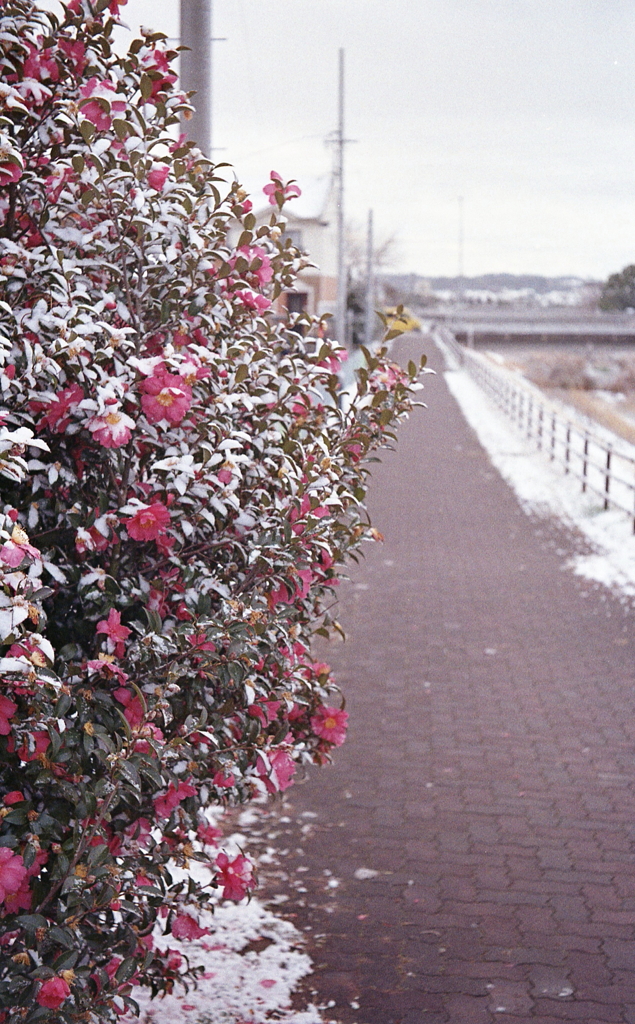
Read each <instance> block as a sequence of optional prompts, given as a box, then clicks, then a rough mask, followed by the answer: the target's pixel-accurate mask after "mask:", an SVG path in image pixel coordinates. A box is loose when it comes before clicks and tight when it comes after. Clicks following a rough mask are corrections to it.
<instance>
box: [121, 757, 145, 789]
mask: <svg viewBox="0 0 635 1024" xmlns="http://www.w3.org/2000/svg"><path fill="white" fill-rule="evenodd" d="M117 771H118V773H119V775H121V776H122V777H123V778H124V779H125V780H126V782H131V783H132V785H133V786H136V787H137V788H138V789H141V779H140V777H139V772H138V771H137V769H136V768H135V766H134V765H133V764H132V762H131V761H120V762H119V764H118V765H117Z"/></svg>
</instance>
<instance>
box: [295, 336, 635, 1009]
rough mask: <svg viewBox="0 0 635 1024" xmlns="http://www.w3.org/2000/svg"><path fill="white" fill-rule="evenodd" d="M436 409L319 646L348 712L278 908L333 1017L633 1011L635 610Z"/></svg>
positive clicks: (407, 447)
mask: <svg viewBox="0 0 635 1024" xmlns="http://www.w3.org/2000/svg"><path fill="white" fill-rule="evenodd" d="M423 348H426V349H427V350H428V351H430V348H431V346H430V344H429V343H428V342H427V341H426V340H425V339H421V338H419V339H418V340H413V339H412V338H409V339H405V340H404V341H402V342H400V343H399V346H398V347H397V349H396V351H397V354H400V355H401V356H403V357H404V358H409V357H413V356H416V354H417V350H419V351H420V350H421V349H423ZM430 355H431V357H432V358H431V362H432V365H433V366H436V368H437V369H441V366H440V365H439V358H438V356H437V355H436V354H435V352H434V350H432V352H430ZM426 401H427V402H428V405H429V408H428V409H427V410H426V411H417V413H416V414H415V415H414V416H413V417H412V419H411V421H410V422H409V423H408V424H406V425H404V427H403V428H402V429H401V431H400V438H399V446H398V450H397V451H396V452H395V453H390V454H388V455H387V456H386V457H385V458H384V460H383V463H382V464H381V465H380V466H378V467H377V469H376V472H375V476H374V480H373V483H372V486H371V490H370V505H371V512H372V515H373V519H374V522H375V524H376V525H377V527H378V528H379V529H381V531H382V533H383V534H384V535H385V537H386V540H385V543H384V544H383V545H382V546H375V547H374V548H372V549H370V550H368V551H367V553H366V558H365V560H364V562H363V563H362V564H361V565H360V566H359V567H356V568H355V569H354V571H353V572H352V574H351V575H352V580H351V583H350V584H343V585H342V586H341V587H340V588H339V589H340V592H341V593H340V608H339V610H338V618H339V619H340V621H342V622H343V624H344V626H345V628H346V629H347V632H348V634H349V640H348V642H347V643H346V644H341V643H334V644H327V643H324V644H323V645H321V647H320V648H319V650H318V652H317V653H318V654H319V656H320V658H321V659H324V660H327V661H329V662H330V663H331V664H332V665H333V668H334V671H335V673H336V675H337V677H338V681H339V682H340V683H341V685H342V688H343V690H344V692H345V693H346V697H347V710H348V711H349V712H350V715H351V718H350V726H351V728H350V736H349V739H348V741H347V743H346V744H345V745H344V746H343V747H342V748H341V749H338V750H337V751H336V752H335V758H334V766H333V767H332V768H329V769H328V770H322V771H315V772H314V771H311V772H310V773H309V778H308V780H307V782H306V784H305V785H303V786H298V787H295V788H294V789H292V790H289V791H288V794H286V795H287V796H288V803H287V805H286V806H285V815H286V816H287V817H288V818H290V819H291V821H290V822H289V823H286V824H285V832H284V837H281V839H282V838H284V845H286V846H288V847H289V848H290V849H294V848H295V847H299V846H301V847H302V849H303V851H304V856H303V857H302V858H300V859H299V861H298V863H301V864H302V866H306V867H309V869H310V870H309V871H308V872H304V873H302V874H300V875H298V876H297V878H298V879H300V878H301V879H302V886H303V887H304V888H306V889H307V890H308V891H307V893H306V894H298V893H297V892H296V890H295V889H294V888H293V884H291V885H290V886H289V888H287V890H286V891H287V893H289V894H290V896H291V898H290V899H289V901H288V902H287V903H285V904H284V907H285V910H288V911H289V913H292V914H295V915H296V916H295V917H294V918H293V920H294V922H295V923H296V924H297V925H298V926H300V927H302V928H305V929H309V930H308V931H306V932H305V934H306V935H307V940H308V943H309V950H310V951H311V952H312V954H313V956H314V959H315V961H316V962H317V963H320V964H324V965H325V966H324V967H323V968H321V969H320V970H317V971H316V972H315V974H314V976H313V978H312V979H311V983H310V984H311V987H314V988H315V989H316V990H317V993H318V996H317V1001H318V1002H320V1003H326V1002H328V1000H329V999H335V1000H336V1004H337V1005H336V1007H335V1008H334V1009H333V1010H332V1011H331V1012H332V1015H333V1019H337V1020H338V1021H341V1024H481V1022H487V1024H490V1022H492V1024H498V1022H501V1024H502V1022H504V1021H509V1022H510V1024H512V1022H514V1024H529V1022H531V1024H562V1021H567V1020H572V1021H584V1022H585V1024H611V1022H614V1021H615V1022H620V1024H635V1011H634V1010H633V1006H634V1005H635V943H634V942H633V925H634V924H635V767H634V764H633V750H634V749H635V687H633V669H632V666H633V664H634V663H635V658H634V655H635V636H634V633H633V629H632V612H631V609H630V608H629V607H628V605H626V604H622V603H621V602H620V601H619V600H618V599H617V598H616V597H614V596H613V595H612V594H610V593H609V592H607V591H604V590H603V589H602V588H601V587H590V586H589V584H588V582H585V581H583V580H581V579H580V578H578V577H576V576H574V575H573V573H572V572H571V571H570V570H568V569H566V567H565V563H566V562H567V559H568V558H570V557H571V556H572V555H573V554H576V553H581V552H584V551H585V550H586V549H585V547H584V542H583V540H582V539H581V538H580V537H579V536H576V535H574V534H571V533H569V532H567V531H566V530H565V529H564V528H563V527H562V526H560V525H559V524H558V523H556V522H553V521H551V520H548V519H538V518H536V517H532V516H528V515H526V514H525V513H524V512H523V511H522V510H521V509H520V507H519V505H518V503H517V501H516V498H515V497H514V495H513V494H512V493H511V491H510V490H509V489H508V487H507V485H506V484H505V483H504V482H503V481H502V480H501V479H500V477H499V476H498V474H497V473H496V472H495V471H494V470H493V469H492V467H491V465H490V463H489V460H488V457H487V455H486V454H485V452H484V451H483V450H482V449H481V448H480V446H479V444H478V442H477V440H476V438H475V436H474V434H473V433H472V432H471V430H470V429H469V428H468V427H467V425H466V424H465V422H464V421H463V419H462V417H461V414H460V412H459V410H458V408H457V407H456V405H455V403H454V401H453V399H452V398H451V397H450V395H449V393H448V391H447V388H446V385H445V382H444V380H443V378H442V376H438V377H437V378H434V379H432V380H431V381H430V382H429V383H428V386H427V390H426ZM521 565H522V566H524V567H525V568H524V570H523V571H519V567H520V566H521ZM359 584H361V585H362V587H360V586H359ZM617 640H619V641H620V642H619V644H618V643H616V641H617ZM624 640H625V641H626V643H623V641H624ZM486 651H490V652H491V651H495V652H496V653H494V654H491V653H490V654H488V653H486ZM347 794H350V796H349V795H347ZM304 812H309V813H310V814H311V815H315V816H316V817H312V818H310V819H306V818H303V817H302V814H303V813H304ZM307 820H308V821H310V822H311V827H310V830H309V831H308V832H307V833H306V834H303V833H302V831H301V827H302V826H303V825H306V823H307ZM359 867H366V868H370V869H373V870H378V871H380V872H384V874H381V875H380V877H379V880H368V881H364V880H360V879H355V878H354V872H355V870H357V869H358V868H359ZM288 870H289V873H290V875H291V879H292V881H293V872H294V868H293V866H292V865H291V862H289V867H288ZM324 870H328V871H331V872H332V876H333V877H335V878H337V879H339V880H341V884H340V886H339V887H338V888H337V889H334V890H332V893H333V895H332V896H327V895H326V893H325V890H324V886H325V881H324V879H325V876H324V874H323V872H324ZM387 872H392V874H387ZM409 882H412V885H410V884H409ZM360 917H361V918H362V920H360V919H359V918H360ZM316 934H320V935H321V936H323V937H322V938H320V939H319V941H318V940H317V939H315V938H312V936H315V935H316ZM488 986H489V987H488ZM569 988H572V992H571V993H569V991H568V990H569ZM351 993H353V995H354V997H355V999H358V1001H359V1002H360V1009H359V1010H354V1009H352V1008H350V1006H349V1003H350V1001H351V999H353V996H351ZM349 997H350V998H349ZM499 1007H505V1009H504V1010H502V1009H500V1010H499Z"/></svg>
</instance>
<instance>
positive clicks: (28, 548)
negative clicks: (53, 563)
mask: <svg viewBox="0 0 635 1024" xmlns="http://www.w3.org/2000/svg"><path fill="white" fill-rule="evenodd" d="M26 555H30V556H31V557H32V558H35V559H36V560H40V559H41V558H42V556H41V554H40V552H39V551H38V549H37V548H35V547H33V545H32V544H29V538H28V536H27V534H26V533H25V531H24V530H23V529H22V527H21V526H20V524H19V523H16V524H15V526H14V527H13V530H12V532H11V539H10V540H8V541H7V542H6V544H3V545H2V547H1V548H0V562H4V564H5V565H9V566H11V568H12V569H16V568H17V567H18V566H19V565H20V563H21V562H22V560H23V558H25V557H26Z"/></svg>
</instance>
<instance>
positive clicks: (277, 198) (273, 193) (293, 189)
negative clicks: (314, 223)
mask: <svg viewBox="0 0 635 1024" xmlns="http://www.w3.org/2000/svg"><path fill="white" fill-rule="evenodd" d="M269 177H270V179H271V184H269V185H265V187H264V188H263V190H262V191H263V192H264V194H265V195H266V196H268V197H269V202H270V203H271V205H272V206H279V207H280V208H282V207H283V206H284V204H285V203H286V202H287V200H289V199H296V198H297V197H298V196H301V195H302V190H301V189H300V188H299V187H298V186H297V185H296V184H295V182H293V181H290V182H289V183H288V184H286V185H285V183H284V181H283V180H282V177H281V176H280V175H279V174H278V172H277V171H272V172H271V174H270V175H269Z"/></svg>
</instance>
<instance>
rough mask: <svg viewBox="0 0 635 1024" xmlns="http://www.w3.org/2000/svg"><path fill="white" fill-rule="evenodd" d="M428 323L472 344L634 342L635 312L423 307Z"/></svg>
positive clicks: (420, 312)
mask: <svg viewBox="0 0 635 1024" xmlns="http://www.w3.org/2000/svg"><path fill="white" fill-rule="evenodd" d="M418 315H419V316H420V317H421V319H422V321H423V322H424V325H425V326H427V327H432V326H434V325H439V326H441V325H443V326H445V327H448V328H449V329H450V330H451V331H452V332H453V333H454V335H455V337H456V338H457V340H458V341H460V342H462V343H463V344H466V345H468V346H469V347H480V346H482V345H495V344H497V343H514V342H524V343H527V342H534V343H541V342H542V343H544V344H563V343H572V344H578V345H580V344H588V343H593V344H612V345H619V344H633V343H635V315H632V314H628V313H598V312H595V311H592V310H584V311H582V310H576V309H560V308H557V309H553V310H545V309H535V310H534V309H480V308H469V307H465V306H463V307H458V306H457V307H444V308H443V309H437V310H430V309H422V310H420V311H419V314H418Z"/></svg>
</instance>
